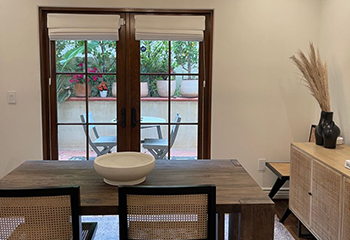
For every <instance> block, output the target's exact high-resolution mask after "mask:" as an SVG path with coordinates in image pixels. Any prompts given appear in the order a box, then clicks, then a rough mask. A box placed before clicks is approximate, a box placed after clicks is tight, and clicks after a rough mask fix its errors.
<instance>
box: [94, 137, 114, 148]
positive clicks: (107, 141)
mask: <svg viewBox="0 0 350 240" xmlns="http://www.w3.org/2000/svg"><path fill="white" fill-rule="evenodd" d="M94 144H95V145H96V146H105V145H112V146H114V145H117V136H102V137H99V138H98V139H96V140H95V141H94Z"/></svg>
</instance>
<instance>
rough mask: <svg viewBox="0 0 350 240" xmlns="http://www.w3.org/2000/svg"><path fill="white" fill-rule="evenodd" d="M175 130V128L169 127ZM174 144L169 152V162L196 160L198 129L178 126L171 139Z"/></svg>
mask: <svg viewBox="0 0 350 240" xmlns="http://www.w3.org/2000/svg"><path fill="white" fill-rule="evenodd" d="M171 128H172V129H173V128H175V126H174V125H173V126H171ZM172 139H173V140H172V141H173V142H174V144H173V146H172V148H171V150H170V158H171V160H175V159H177V160H180V159H181V160H187V159H188V160H191V159H197V139H198V127H197V126H193V125H180V126H178V132H177V134H176V135H174V136H173V138H172Z"/></svg>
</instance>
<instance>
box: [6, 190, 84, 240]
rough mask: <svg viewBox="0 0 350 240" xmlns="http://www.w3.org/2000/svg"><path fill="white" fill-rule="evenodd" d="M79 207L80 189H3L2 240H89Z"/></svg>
mask: <svg viewBox="0 0 350 240" xmlns="http://www.w3.org/2000/svg"><path fill="white" fill-rule="evenodd" d="M79 206H80V197H79V187H66V188H50V189H6V190H0V239H2V240H3V239H9V240H22V239H25V240H48V239H56V240H67V239H74V240H76V239H77V240H80V239H86V238H85V237H86V236H87V235H88V234H89V233H88V232H84V233H83V234H82V228H81V222H80V216H79ZM82 235H84V236H82Z"/></svg>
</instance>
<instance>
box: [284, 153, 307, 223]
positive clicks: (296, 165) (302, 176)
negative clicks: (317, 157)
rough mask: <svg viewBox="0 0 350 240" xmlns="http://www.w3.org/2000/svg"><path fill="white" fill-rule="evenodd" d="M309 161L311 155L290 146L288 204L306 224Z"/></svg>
mask: <svg viewBox="0 0 350 240" xmlns="http://www.w3.org/2000/svg"><path fill="white" fill-rule="evenodd" d="M311 163H312V159H311V157H309V156H308V155H306V154H304V153H302V152H301V151H300V150H298V149H297V148H295V147H292V148H291V158H290V187H289V206H290V209H291V210H292V211H293V212H294V213H295V214H296V215H297V217H298V218H299V220H301V221H302V222H303V223H304V224H305V225H306V226H309V224H310V195H309V192H310V190H311Z"/></svg>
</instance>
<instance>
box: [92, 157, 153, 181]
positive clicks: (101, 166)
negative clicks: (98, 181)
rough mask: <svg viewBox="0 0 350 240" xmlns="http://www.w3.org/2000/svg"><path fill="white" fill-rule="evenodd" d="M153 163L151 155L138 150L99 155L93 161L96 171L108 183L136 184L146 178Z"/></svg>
mask: <svg viewBox="0 0 350 240" xmlns="http://www.w3.org/2000/svg"><path fill="white" fill-rule="evenodd" d="M154 165H155V159H154V157H153V156H151V155H148V154H145V153H139V152H120V153H111V154H105V155H102V156H99V157H97V158H96V159H95V161H94V168H95V170H96V172H97V173H98V174H99V175H101V176H102V177H103V181H104V182H105V183H107V184H109V185H113V186H118V185H136V184H140V183H142V182H143V181H145V180H146V175H147V174H149V173H150V172H151V171H152V170H153V168H154Z"/></svg>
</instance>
